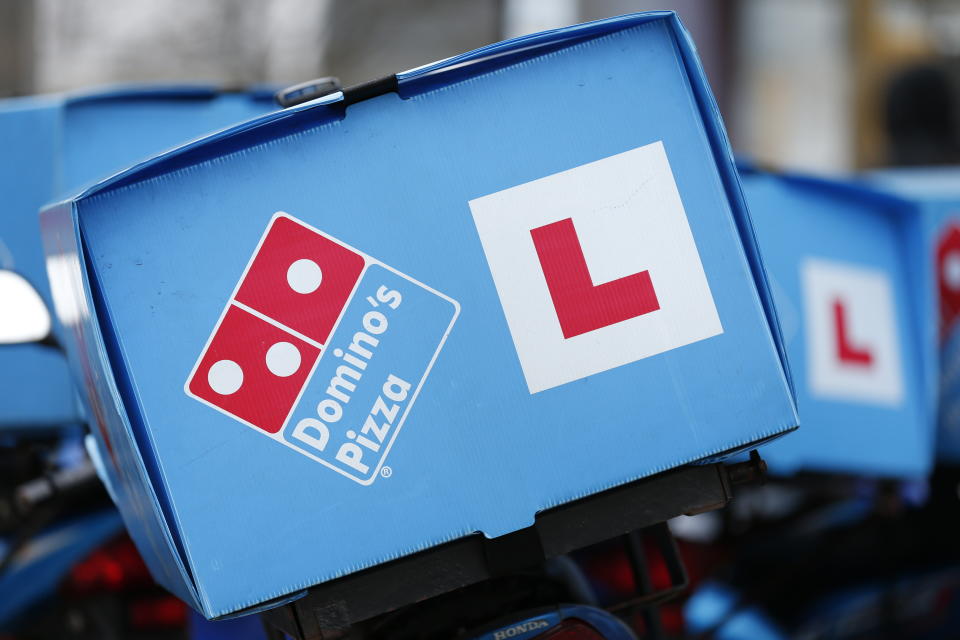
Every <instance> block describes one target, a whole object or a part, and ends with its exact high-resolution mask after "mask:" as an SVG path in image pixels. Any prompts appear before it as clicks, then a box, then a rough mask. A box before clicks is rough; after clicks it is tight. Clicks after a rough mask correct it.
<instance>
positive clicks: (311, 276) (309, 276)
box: [287, 258, 323, 293]
mask: <svg viewBox="0 0 960 640" xmlns="http://www.w3.org/2000/svg"><path fill="white" fill-rule="evenodd" d="M321 282H323V271H322V270H321V269H320V265H318V264H317V263H316V262H314V261H313V260H308V259H307V258H302V259H300V260H297V261H296V262H294V263H293V264H291V265H290V267H289V268H288V269H287V284H289V285H290V288H291V289H293V290H294V291H296V292H297V293H313V292H314V291H316V290H317V287H319V286H320V283H321Z"/></svg>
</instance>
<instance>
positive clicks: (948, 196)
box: [863, 167, 960, 464]
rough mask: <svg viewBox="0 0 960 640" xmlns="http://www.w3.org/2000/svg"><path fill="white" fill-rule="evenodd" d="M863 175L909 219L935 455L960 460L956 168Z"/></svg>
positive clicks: (959, 199) (959, 185) (959, 178)
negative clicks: (932, 399)
mask: <svg viewBox="0 0 960 640" xmlns="http://www.w3.org/2000/svg"><path fill="white" fill-rule="evenodd" d="M863 178H864V182H865V184H867V185H869V187H870V188H872V189H874V190H876V191H878V192H879V193H882V194H884V195H886V196H888V197H893V198H899V199H900V200H901V202H902V204H901V207H902V209H903V211H904V215H905V217H906V219H907V220H909V223H910V227H909V235H908V236H907V243H908V244H907V246H908V250H909V251H910V252H911V259H912V262H913V263H914V264H915V265H916V268H915V274H914V286H915V287H916V290H917V291H918V292H919V294H920V295H921V303H920V304H921V308H922V309H923V311H924V313H926V314H928V316H929V318H930V320H929V322H928V323H927V325H926V326H925V330H926V336H925V337H926V341H927V343H928V345H930V346H931V348H933V349H934V350H935V351H936V353H937V356H938V360H937V364H938V372H939V375H938V376H937V379H936V380H935V384H934V385H933V389H932V391H933V392H934V393H935V394H936V398H937V400H938V401H939V404H938V407H937V425H938V428H937V440H936V457H937V460H938V461H939V462H943V463H948V464H960V168H957V167H928V168H921V167H918V168H909V169H885V170H879V171H873V172H871V173H869V174H866V175H865V176H863Z"/></svg>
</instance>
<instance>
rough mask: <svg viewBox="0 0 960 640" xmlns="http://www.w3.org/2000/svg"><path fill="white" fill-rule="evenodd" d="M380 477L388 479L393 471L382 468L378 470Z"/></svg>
mask: <svg viewBox="0 0 960 640" xmlns="http://www.w3.org/2000/svg"><path fill="white" fill-rule="evenodd" d="M380 475H381V476H383V477H384V478H389V477H390V476H392V475H393V469H391V468H390V467H384V468H383V469H380Z"/></svg>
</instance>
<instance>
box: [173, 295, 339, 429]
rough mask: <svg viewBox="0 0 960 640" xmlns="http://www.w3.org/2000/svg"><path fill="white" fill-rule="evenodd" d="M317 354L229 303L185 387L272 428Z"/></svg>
mask: <svg viewBox="0 0 960 640" xmlns="http://www.w3.org/2000/svg"><path fill="white" fill-rule="evenodd" d="M275 345H279V346H276V347H275ZM271 347H274V349H273V351H271ZM268 353H269V354H271V355H270V356H268ZM298 356H299V366H296V365H297V364H298V363H297V360H298ZM319 357H320V349H318V348H316V347H314V346H313V345H311V344H309V343H307V342H305V341H303V340H301V339H299V338H297V337H296V336H294V335H292V334H290V333H288V332H286V331H284V330H282V329H280V328H278V327H276V326H274V325H272V324H270V323H269V322H266V321H264V320H263V319H261V318H258V317H257V316H254V315H252V314H250V313H248V312H246V311H244V310H243V309H240V308H238V307H236V306H233V305H231V306H230V308H229V309H228V310H227V313H226V315H225V316H224V318H223V321H222V322H221V323H220V326H219V327H218V328H217V330H216V333H215V334H214V337H213V340H212V341H211V342H210V345H209V346H208V347H207V350H206V352H205V353H204V355H203V359H202V360H201V361H200V365H199V366H198V367H197V370H196V372H195V373H194V374H193V377H192V378H191V379H190V382H189V389H190V392H191V393H192V394H193V395H195V396H197V397H198V398H202V399H203V400H206V401H207V402H209V403H211V404H213V405H215V406H217V407H219V408H220V409H222V410H223V411H225V412H227V413H229V414H231V415H233V416H235V417H237V418H240V419H241V420H244V421H246V422H248V423H250V424H252V425H254V426H256V427H258V428H260V429H262V430H263V431H266V432H267V433H277V432H278V431H279V430H280V429H281V428H282V427H283V422H284V420H286V417H287V415H288V414H289V412H290V409H292V408H293V404H294V402H296V399H297V396H298V395H299V393H300V390H301V389H302V388H303V385H304V384H306V381H307V376H308V375H309V373H310V370H311V369H312V368H313V365H314V363H315V362H316V361H317V358H319ZM268 360H269V363H270V365H269V366H268ZM271 368H272V369H273V371H271ZM238 371H240V372H242V381H240V379H239V376H238V375H237V372H238ZM238 382H239V386H237V384H238Z"/></svg>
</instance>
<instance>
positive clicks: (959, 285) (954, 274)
mask: <svg viewBox="0 0 960 640" xmlns="http://www.w3.org/2000/svg"><path fill="white" fill-rule="evenodd" d="M943 281H944V282H945V283H946V284H947V286H948V287H949V288H950V290H952V291H960V251H951V252H949V253H948V254H947V255H946V257H944V259H943Z"/></svg>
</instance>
